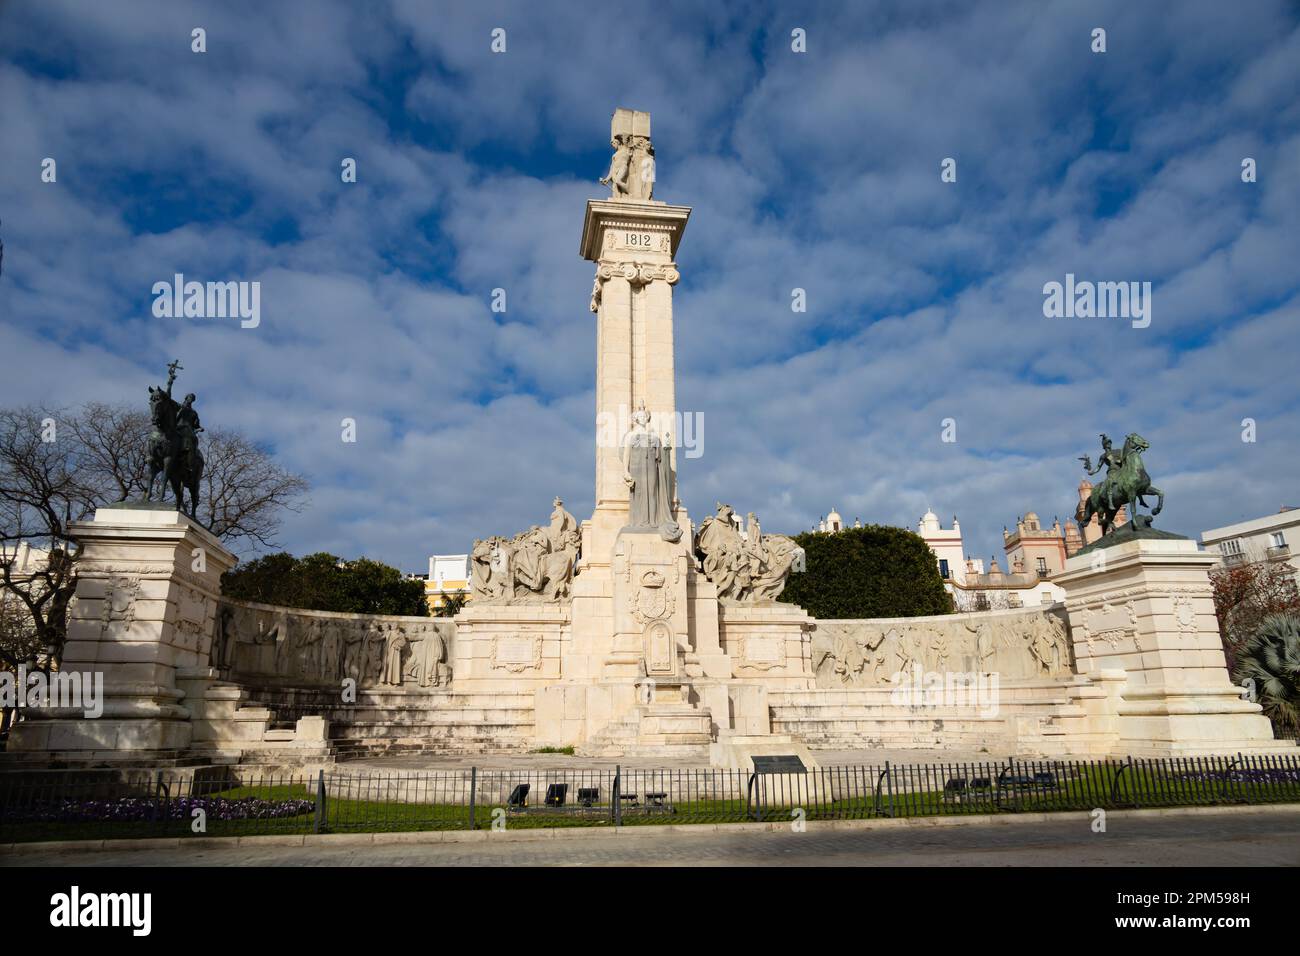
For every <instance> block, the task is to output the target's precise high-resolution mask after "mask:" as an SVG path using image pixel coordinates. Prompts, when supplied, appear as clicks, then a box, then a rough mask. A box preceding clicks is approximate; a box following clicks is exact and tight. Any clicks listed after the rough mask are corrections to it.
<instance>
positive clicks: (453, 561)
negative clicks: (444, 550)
mask: <svg viewBox="0 0 1300 956" xmlns="http://www.w3.org/2000/svg"><path fill="white" fill-rule="evenodd" d="M456 594H459V595H463V597H464V600H465V601H469V600H470V591H469V555H468V554H435V555H433V556H432V557H430V558H429V574H428V576H427V577H425V579H424V597H425V600H427V601H428V602H429V611H430V612H431V613H434V612H436V611H437V610H438V608H440V607H442V606H443V604H445V603H446V601H447V598H448V597H450V596H451V595H456Z"/></svg>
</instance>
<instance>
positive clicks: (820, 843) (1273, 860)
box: [0, 810, 1300, 867]
mask: <svg viewBox="0 0 1300 956" xmlns="http://www.w3.org/2000/svg"><path fill="white" fill-rule="evenodd" d="M1089 824H1090V820H1089V817H1088V816H1087V815H1086V814H1060V818H1059V819H1053V820H1052V821H1050V822H1047V823H1001V824H986V825H973V824H967V825H962V826H946V827H906V828H903V827H899V828H883V829H871V830H816V829H812V830H809V831H808V832H806V833H756V832H751V833H719V832H711V833H690V834H676V833H657V834H653V835H648V836H640V835H637V836H632V835H618V836H600V837H593V836H586V837H579V838H572V839H566V838H565V837H563V836H561V837H558V838H556V839H547V840H537V841H527V842H514V841H512V842H505V841H501V842H497V843H493V842H492V841H491V840H490V839H489V840H488V841H486V842H479V843H449V844H432V845H422V846H421V845H411V844H389V845H374V846H336V847H330V846H307V847H249V846H244V847H230V848H220V849H198V848H186V849H182V850H143V851H141V850H136V851H118V850H111V851H99V852H79V853H58V854H55V853H49V854H32V855H28V854H20V855H13V856H6V857H4V858H0V866H23V865H28V866H30V865H44V866H49V865H55V866H76V867H84V866H122V865H127V866H130V865H149V866H167V865H183V866H285V865H296V866H303V865H308V866H361V865H377V866H497V865H507V866H557V865H559V866H771V865H774V864H775V865H784V866H804V865H816V866H962V865H965V866H1143V865H1159V866H1185V865H1202V866H1204V865H1214V866H1296V865H1300V810H1296V811H1285V812H1276V811H1273V812H1256V811H1251V810H1235V811H1229V812H1224V813H1213V814H1204V815H1196V816H1149V815H1148V816H1134V815H1126V814H1121V813H1112V814H1111V815H1110V818H1109V821H1108V826H1107V832H1106V833H1093V832H1092V830H1091V828H1090V825H1089Z"/></svg>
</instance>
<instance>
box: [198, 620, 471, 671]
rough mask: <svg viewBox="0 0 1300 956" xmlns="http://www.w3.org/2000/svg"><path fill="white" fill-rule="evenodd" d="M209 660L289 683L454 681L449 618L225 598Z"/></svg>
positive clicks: (213, 623)
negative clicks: (344, 611) (342, 611)
mask: <svg viewBox="0 0 1300 956" xmlns="http://www.w3.org/2000/svg"><path fill="white" fill-rule="evenodd" d="M209 626H210V627H211V628H212V649H211V653H210V658H209V659H210V662H211V665H212V666H213V667H217V668H219V669H221V670H222V671H223V672H226V673H227V674H230V675H232V676H234V677H236V678H238V677H240V676H245V677H271V678H276V679H278V680H279V681H282V682H284V683H286V684H293V685H317V686H319V685H328V686H333V687H337V686H339V684H340V682H341V681H342V680H343V679H344V678H351V679H353V680H355V681H356V682H357V685H358V686H361V687H379V686H383V687H406V688H425V689H428V688H439V687H446V686H448V685H449V684H450V683H451V678H452V670H451V665H450V661H451V653H452V641H453V640H454V638H455V633H456V625H455V623H454V622H453V621H451V620H435V619H431V618H394V617H391V616H382V615H368V614H335V613H325V612H312V611H300V610H297V609H295V608H282V607H273V606H270V605H257V604H250V603H245V602H240V601H230V600H223V601H222V602H221V603H220V605H219V606H218V608H217V613H216V614H215V615H213V620H212V621H211V622H210V625H209Z"/></svg>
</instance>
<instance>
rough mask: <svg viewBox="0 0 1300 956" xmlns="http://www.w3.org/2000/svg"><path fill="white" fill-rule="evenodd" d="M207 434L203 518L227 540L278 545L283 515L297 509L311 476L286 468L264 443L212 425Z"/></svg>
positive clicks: (261, 546)
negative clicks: (273, 457) (306, 477)
mask: <svg viewBox="0 0 1300 956" xmlns="http://www.w3.org/2000/svg"><path fill="white" fill-rule="evenodd" d="M203 434H204V436H205V441H204V447H203V458H204V465H203V494H202V496H201V499H200V501H199V520H200V521H201V522H203V525H204V527H206V528H207V529H208V530H209V531H211V532H212V533H213V534H215V535H216V536H217V537H219V538H221V539H222V540H223V541H225V542H227V543H230V544H236V545H244V546H248V547H250V548H251V549H252V550H262V549H267V548H272V547H274V546H275V533H276V532H277V531H278V530H279V527H280V518H281V515H282V513H283V512H284V511H286V510H288V511H297V510H299V507H300V506H299V501H300V500H301V499H302V497H303V495H305V494H306V493H307V487H308V486H307V479H305V478H303V477H302V476H301V475H296V474H293V473H292V472H289V471H285V470H284V469H283V468H281V467H280V466H279V465H277V464H276V463H275V461H274V460H273V459H272V458H271V454H270V452H269V451H267V449H266V448H264V447H263V446H261V445H259V444H257V443H256V442H252V441H250V440H249V439H247V438H245V437H244V436H243V435H241V434H239V433H238V432H235V431H231V430H229V429H225V428H209V429H207V430H205V431H204V433H203Z"/></svg>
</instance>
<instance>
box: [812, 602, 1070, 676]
mask: <svg viewBox="0 0 1300 956" xmlns="http://www.w3.org/2000/svg"><path fill="white" fill-rule="evenodd" d="M812 655H813V656H812V661H813V668H814V670H815V673H816V682H817V686H818V687H828V688H834V687H888V686H892V685H894V684H896V683H897V682H898V681H899V680H900V679H902V678H904V677H905V675H908V674H910V673H911V672H912V671H913V670H914V669H919V670H921V671H923V672H939V673H944V672H963V673H970V672H978V673H986V674H992V673H996V674H998V675H999V677H1000V679H1002V680H1030V679H1035V678H1043V677H1065V676H1068V675H1069V674H1071V673H1073V667H1072V662H1071V655H1070V641H1069V628H1068V626H1067V625H1066V622H1065V620H1064V618H1063V616H1062V615H1061V614H1060V613H1059V612H1043V611H1030V612H1027V613H1024V614H1014V615H996V616H988V615H981V614H971V615H952V616H950V617H947V618H944V619H935V618H917V619H916V620H915V621H904V622H883V621H882V622H875V621H870V620H862V621H818V622H817V626H816V628H815V629H814V630H813V633H812Z"/></svg>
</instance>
